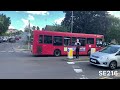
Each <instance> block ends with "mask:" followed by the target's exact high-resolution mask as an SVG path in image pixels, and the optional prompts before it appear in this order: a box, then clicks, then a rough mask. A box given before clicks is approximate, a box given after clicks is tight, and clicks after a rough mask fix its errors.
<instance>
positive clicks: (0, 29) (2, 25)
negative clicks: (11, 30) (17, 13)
mask: <svg viewBox="0 0 120 90" xmlns="http://www.w3.org/2000/svg"><path fill="white" fill-rule="evenodd" d="M10 24H11V20H10V17H6V15H4V14H0V34H2V33H5V32H6V31H7V30H8V27H9V26H10Z"/></svg>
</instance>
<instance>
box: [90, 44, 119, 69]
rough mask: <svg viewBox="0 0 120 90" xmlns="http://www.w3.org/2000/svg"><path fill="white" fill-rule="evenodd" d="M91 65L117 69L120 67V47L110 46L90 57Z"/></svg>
mask: <svg viewBox="0 0 120 90" xmlns="http://www.w3.org/2000/svg"><path fill="white" fill-rule="evenodd" d="M90 63H91V64H93V65H97V66H103V67H109V68H110V69H112V70H113V69H116V68H117V67H119V66H120V45H109V46H107V47H105V48H103V49H102V50H100V51H97V52H95V53H93V54H91V55H90Z"/></svg>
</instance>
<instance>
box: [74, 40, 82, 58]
mask: <svg viewBox="0 0 120 90" xmlns="http://www.w3.org/2000/svg"><path fill="white" fill-rule="evenodd" d="M75 45H76V58H79V51H80V45H81V43H80V42H79V39H77V42H76V43H75Z"/></svg>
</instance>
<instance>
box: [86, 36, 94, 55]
mask: <svg viewBox="0 0 120 90" xmlns="http://www.w3.org/2000/svg"><path fill="white" fill-rule="evenodd" d="M86 41H87V42H86V52H87V54H89V53H90V50H91V48H96V46H95V45H96V44H95V39H94V38H87V40H86Z"/></svg>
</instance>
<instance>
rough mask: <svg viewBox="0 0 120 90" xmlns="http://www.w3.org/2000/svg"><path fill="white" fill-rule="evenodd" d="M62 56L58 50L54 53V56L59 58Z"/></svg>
mask: <svg viewBox="0 0 120 90" xmlns="http://www.w3.org/2000/svg"><path fill="white" fill-rule="evenodd" d="M60 55H61V52H60V50H58V49H56V50H55V51H54V56H56V57H58V56H60Z"/></svg>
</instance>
